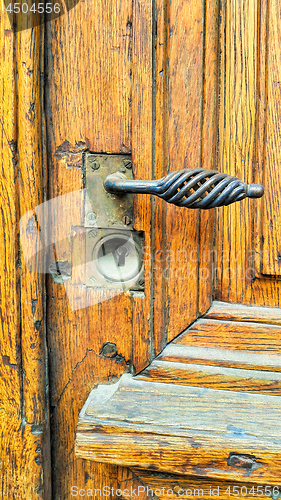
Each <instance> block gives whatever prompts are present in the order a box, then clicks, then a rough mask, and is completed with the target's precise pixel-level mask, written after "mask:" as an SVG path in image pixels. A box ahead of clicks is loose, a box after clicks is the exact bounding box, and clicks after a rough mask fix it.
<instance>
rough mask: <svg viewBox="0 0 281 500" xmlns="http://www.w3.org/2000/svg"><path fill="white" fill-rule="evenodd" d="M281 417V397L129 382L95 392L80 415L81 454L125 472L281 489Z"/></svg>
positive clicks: (124, 380) (78, 446) (78, 440)
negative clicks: (165, 473)
mask: <svg viewBox="0 0 281 500" xmlns="http://www.w3.org/2000/svg"><path fill="white" fill-rule="evenodd" d="M280 417H281V404H280V397H276V396H265V395H262V394H258V395H257V394H246V393H241V392H236V391H222V390H213V389H206V388H204V387H188V386H182V385H176V384H165V383H157V382H148V381H142V380H138V379H137V378H135V379H134V378H132V377H131V376H130V375H124V376H123V377H122V378H121V380H120V381H119V382H118V383H117V384H115V385H107V386H104V385H102V386H99V387H98V388H97V389H94V390H93V391H92V393H91V395H90V396H89V399H88V401H87V402H86V404H85V406H84V409H83V411H82V412H81V415H80V419H79V424H78V432H77V438H76V453H77V455H78V456H80V457H84V458H89V459H92V460H96V461H103V462H109V463H116V464H120V465H127V466H135V467H136V466H138V467H141V468H146V469H153V470H155V469H157V470H160V471H161V470H162V471H169V472H173V473H177V474H193V475H194V474H195V475H199V476H200V475H201V476H202V475H204V476H208V477H210V478H211V477H213V478H218V479H225V478H228V479H229V480H239V481H244V482H248V481H249V480H250V481H251V482H254V483H260V484H264V482H266V483H269V484H277V485H278V484H279V483H280V479H281V477H280V465H281V462H280V451H281V449H280V444H279V436H280V432H281V428H280V425H281V423H280V422H281V419H280ZM233 454H234V455H235V456H238V457H239V456H240V458H239V459H238V462H237V460H236V459H235V458H234V459H233V458H231V457H232V455H233ZM237 464H238V465H237Z"/></svg>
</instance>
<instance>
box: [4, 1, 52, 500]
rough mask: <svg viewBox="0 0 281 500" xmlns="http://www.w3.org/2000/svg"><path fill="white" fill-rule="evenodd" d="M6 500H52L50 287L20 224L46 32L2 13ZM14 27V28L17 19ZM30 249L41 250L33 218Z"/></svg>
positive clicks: (31, 198)
mask: <svg viewBox="0 0 281 500" xmlns="http://www.w3.org/2000/svg"><path fill="white" fill-rule="evenodd" d="M0 11H1V13H0V45H1V68H0V88H1V99H0V123H1V133H0V158H1V183H0V198H1V225H0V227H1V229H0V290H1V292H0V318H1V329H0V337H1V363H0V384H1V388H0V394H1V403H0V408H1V416H0V427H1V430H0V432H1V451H0V455H1V459H0V463H1V493H0V495H1V498H3V499H9V498H32V499H36V500H37V499H38V500H39V499H41V498H44V499H48V498H50V491H51V490H50V486H51V478H50V446H49V444H50V442H49V416H48V407H47V399H46V385H47V379H46V344H45V340H46V339H45V321H44V312H45V286H44V275H42V274H39V273H38V270H39V269H40V265H41V263H40V258H38V259H37V262H36V267H35V269H34V270H35V271H37V272H30V270H29V269H28V267H27V266H26V264H25V259H24V257H23V254H22V253H21V252H20V241H19V220H20V218H21V216H23V215H24V214H25V213H26V212H27V211H29V210H30V209H31V208H32V207H35V206H36V205H38V204H40V203H41V202H42V200H43V194H44V167H45V165H44V156H43V153H42V139H43V138H42V133H41V124H42V120H43V118H44V116H43V114H42V108H41V104H40V103H41V100H42V88H41V82H40V71H41V69H42V59H41V58H40V53H41V52H40V49H41V44H42V37H41V32H40V27H39V28H38V29H37V30H36V32H35V33H33V35H32V34H31V31H30V30H26V31H20V32H18V33H17V35H15V33H14V32H13V30H12V29H11V25H10V22H9V18H8V14H7V12H6V11H5V6H4V4H3V5H1V7H0ZM14 21H15V26H16V19H15V20H14ZM29 222H30V224H29V226H28V231H27V232H26V233H25V244H26V245H28V246H29V245H30V246H31V247H33V246H36V245H37V243H38V241H37V231H36V221H35V220H34V218H32V217H31V218H30V221H29Z"/></svg>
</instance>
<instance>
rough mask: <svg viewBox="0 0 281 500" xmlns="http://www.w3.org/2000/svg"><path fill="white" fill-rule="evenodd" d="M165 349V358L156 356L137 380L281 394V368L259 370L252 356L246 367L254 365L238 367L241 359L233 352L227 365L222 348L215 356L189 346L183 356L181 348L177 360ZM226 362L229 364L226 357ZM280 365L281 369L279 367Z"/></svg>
mask: <svg viewBox="0 0 281 500" xmlns="http://www.w3.org/2000/svg"><path fill="white" fill-rule="evenodd" d="M165 351H166V350H164V353H163V359H165V361H162V360H161V359H159V361H158V360H154V361H153V363H152V364H151V365H150V366H148V367H147V368H146V369H145V370H144V371H143V372H142V373H141V374H139V375H138V380H148V381H155V382H162V383H170V384H174V383H176V384H179V385H188V386H197V387H209V388H210V389H226V390H232V391H242V392H255V393H260V394H272V395H276V396H280V394H281V374H280V372H279V373H278V372H276V371H274V372H272V371H269V372H268V371H265V370H264V371H260V370H258V368H259V366H258V363H257V364H256V365H255V364H254V362H255V360H254V359H253V360H252V365H250V363H249V362H248V365H246V367H245V368H252V369H245V368H244V369H237V368H236V367H239V366H241V364H242V363H241V362H240V364H239V362H238V361H237V359H236V358H235V356H234V355H233V356H232V360H231V359H230V360H229V362H228V367H225V366H222V361H221V358H220V356H219V354H220V355H221V357H223V353H222V352H220V353H216V354H217V357H216V358H215V359H212V358H210V356H209V352H208V350H207V349H205V351H204V350H203V349H202V350H201V353H200V354H201V359H200V357H199V353H198V351H197V352H194V351H193V352H192V351H191V353H190V354H189V350H187V353H186V357H180V354H181V353H180V351H178V353H177V354H178V356H177V357H176V356H175V354H174V357H175V358H176V359H177V360H178V361H177V362H176V361H172V359H173V352H171V353H170V355H168V354H166V355H165ZM188 354H189V358H188ZM196 354H197V358H196ZM192 355H193V359H192ZM198 358H199V359H198ZM192 361H193V362H192ZM231 361H232V362H231ZM224 364H225V365H226V364H227V362H226V361H225V360H224ZM249 365H250V366H249ZM242 366H243V364H242ZM279 369H280V371H281V368H280V367H279Z"/></svg>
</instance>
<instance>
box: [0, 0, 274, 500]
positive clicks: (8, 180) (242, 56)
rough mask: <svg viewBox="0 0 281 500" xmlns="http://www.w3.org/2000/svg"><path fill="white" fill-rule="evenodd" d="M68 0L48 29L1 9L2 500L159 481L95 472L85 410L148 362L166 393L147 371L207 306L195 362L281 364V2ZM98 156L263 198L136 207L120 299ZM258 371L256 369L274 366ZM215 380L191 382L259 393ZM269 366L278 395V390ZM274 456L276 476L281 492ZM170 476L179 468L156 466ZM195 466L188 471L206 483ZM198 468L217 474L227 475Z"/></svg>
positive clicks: (241, 383)
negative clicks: (88, 207) (194, 171)
mask: <svg viewBox="0 0 281 500" xmlns="http://www.w3.org/2000/svg"><path fill="white" fill-rule="evenodd" d="M59 5H60V8H61V9H62V10H61V13H62V12H63V14H62V15H59V16H58V17H56V16H55V18H52V15H51V20H50V19H49V18H48V17H47V14H46V17H45V19H39V17H38V14H31V12H30V11H29V17H28V16H24V15H23V14H20V15H18V14H17V13H16V12H14V14H13V15H12V16H11V15H9V13H8V12H7V5H6V4H4V3H3V5H2V11H1V18H0V23H1V31H0V36H1V48H2V64H1V70H0V78H1V96H2V97H1V103H0V110H1V157H2V174H1V177H2V182H1V200H2V223H1V239H0V244H1V256H0V259H1V275H0V280H1V306H0V307H1V319H2V330H1V342H2V347H1V349H2V350H1V354H2V365H1V369H2V374H1V381H2V384H3V385H2V387H3V389H1V393H2V396H3V399H2V403H1V408H2V414H3V419H2V422H3V430H2V431H1V436H2V447H1V457H2V467H3V469H2V478H3V481H2V496H3V498H27V499H37V498H38V499H39V498H44V499H49V498H53V499H56V500H57V499H60V500H62V499H68V498H72V496H73V495H72V490H71V488H72V487H74V486H75V487H77V488H79V490H80V489H81V490H83V489H84V490H85V488H86V490H87V489H88V490H91V491H94V490H95V489H99V488H100V487H101V486H105V485H107V486H110V487H111V488H113V489H114V491H116V490H117V489H118V488H119V487H120V484H127V483H128V484H130V485H131V484H142V483H139V481H143V482H145V483H146V484H152V483H153V481H154V480H155V481H156V479H155V477H154V476H150V478H149V477H148V476H149V473H148V472H146V471H145V469H146V467H144V469H143V472H142V473H140V472H138V473H137V472H136V471H134V472H132V471H131V470H130V469H127V468H126V467H122V466H120V464H121V465H122V464H124V465H131V463H130V461H127V462H126V460H123V462H122V460H117V461H116V460H114V457H113V458H108V456H107V458H106V462H107V463H101V462H102V461H103V460H102V458H103V457H102V453H103V452H102V450H101V451H100V450H98V452H97V457H98V458H97V457H94V458H95V460H97V461H94V460H90V459H85V458H81V456H83V453H81V450H80V456H79V453H75V435H76V431H77V422H78V417H79V413H80V411H81V409H82V407H83V406H84V404H85V401H86V399H87V397H88V396H89V394H90V392H91V391H92V389H93V388H94V387H97V386H98V385H99V384H101V383H104V384H106V383H110V384H112V383H113V382H115V381H116V380H118V379H119V377H120V376H121V375H122V374H124V373H130V374H132V375H134V374H135V373H139V372H141V370H143V369H144V368H146V367H148V366H150V367H152V368H150V374H151V373H152V372H153V373H154V375H153V377H154V381H156V382H159V381H160V378H161V377H159V373H158V372H157V373H156V372H155V371H153V370H154V365H153V360H154V359H155V358H156V356H158V355H159V354H160V353H161V352H162V351H163V350H164V348H165V347H166V346H167V344H169V343H170V342H171V341H173V340H174V339H175V338H176V337H177V336H178V335H179V334H181V333H182V332H183V331H184V330H185V329H187V328H188V327H189V326H190V325H191V324H192V323H193V322H194V321H196V320H198V318H201V317H202V316H204V315H205V314H206V313H207V311H208V310H209V313H207V316H206V317H205V319H203V320H200V319H199V320H198V321H197V322H195V323H194V326H193V327H191V330H188V332H191V334H190V333H187V337H186V339H187V340H184V341H181V342H182V343H186V345H187V346H188V347H189V348H190V347H192V345H191V344H192V342H191V339H193V340H194V346H193V347H195V348H197V347H199V348H203V349H205V351H204V353H203V355H202V358H201V360H200V359H199V363H201V365H202V364H203V365H204V366H213V365H214V364H216V366H227V367H228V368H230V369H233V367H234V368H235V366H236V367H238V368H241V369H242V370H243V369H245V364H243V363H242V362H241V361H239V360H241V357H240V358H239V356H238V355H237V358H236V357H235V353H237V352H238V353H239V351H242V352H243V353H244V354H245V353H246V355H247V353H249V356H250V352H251V353H254V354H258V355H266V354H267V353H269V354H270V353H271V352H273V354H274V355H275V356H277V357H278V356H279V355H280V352H279V347H278V345H280V335H281V331H280V328H279V326H278V325H279V324H280V317H281V316H280V310H279V309H278V308H279V307H280V298H281V294H280V280H279V278H280V270H279V268H280V266H281V259H280V252H281V250H280V251H279V231H280V229H279V222H280V213H279V210H280V209H279V191H280V175H279V161H280V160H279V158H280V151H279V149H280V148H279V136H280V134H279V119H280V109H279V87H280V85H279V72H280V71H281V70H280V67H281V66H280V61H279V59H280V56H279V52H280V50H279V49H280V43H279V31H280V23H281V20H280V13H279V10H280V8H279V7H280V6H279V2H278V0H274V1H272V2H269V3H267V2H265V1H264V0H260V1H258V0H251V1H249V2H241V1H239V0H230V1H228V2H226V1H222V2H218V1H216V0H214V1H213V0H212V1H211V2H202V0H193V1H190V0H187V1H186V0H171V1H169V2H167V1H164V0H150V1H147V0H144V1H132V0H123V1H119V0H110V1H107V2H104V1H102V0H96V1H92V2H90V1H89V0H85V1H84V0H81V1H80V2H79V3H78V4H76V5H74V4H73V5H72V4H71V5H70V4H67V3H64V4H59ZM30 16H33V17H30ZM11 19H12V21H13V22H12V25H11ZM30 19H32V22H31V21H30ZM48 19H49V20H48ZM88 154H91V155H94V156H95V155H100V154H110V155H120V157H122V155H123V156H124V158H125V157H126V158H127V157H128V155H129V156H130V157H131V159H132V164H133V175H134V178H135V179H158V178H161V177H163V176H165V175H166V174H167V173H168V172H171V171H173V170H180V169H182V168H198V167H203V168H207V169H210V170H212V169H217V170H219V171H221V172H225V173H228V174H230V175H235V176H237V177H238V178H240V179H242V180H243V181H245V182H247V183H253V182H256V183H260V184H263V185H264V187H265V195H264V198H263V199H261V200H244V201H242V202H241V203H240V202H239V203H235V204H233V205H232V206H230V207H226V208H218V209H216V210H215V211H214V210H209V211H201V212H200V211H199V210H188V209H185V208H179V207H175V206H173V205H169V204H167V203H165V202H164V201H163V200H160V199H158V198H154V197H151V196H147V195H138V196H136V197H135V200H134V212H133V228H134V230H135V231H140V232H142V233H143V237H144V250H145V252H144V287H143V290H141V291H135V292H134V291H133V292H132V291H130V290H126V291H125V292H122V293H119V294H115V293H113V292H112V290H108V289H100V288H97V287H95V286H89V285H87V276H86V273H87V269H86V264H87V262H86V261H87V259H86V253H87V249H86V245H87V238H86V237H85V227H87V224H86V223H85V214H84V205H83V197H82V195H81V192H82V190H83V189H84V187H85V171H86V170H85V169H86V166H85V165H86V163H85V162H86V157H87V155H88ZM45 202H47V204H46V205H43V207H46V214H47V215H46V218H44V214H45V212H44V210H43V209H42V203H45ZM38 207H41V208H39V209H38ZM44 209H45V208H44ZM20 220H21V221H22V222H21V237H19V234H20ZM43 226H44V228H45V231H46V233H47V235H48V237H47V242H48V244H49V246H48V245H47V247H48V248H47V247H46V248H45V247H44V245H43V247H42V241H41V240H40V232H42V231H43ZM34 249H35V250H36V251H34ZM30 255H32V256H33V259H32V262H31V263H30V261H29V260H28V259H27V256H30ZM231 304H232V306H231ZM237 304H238V305H237ZM241 305H244V306H245V308H244V309H243V308H242V309H241V307H242V306H241ZM264 306H266V307H267V309H266V310H264V309H260V308H261V307H264ZM251 307H253V308H251ZM257 323H258V326H256V324H257ZM272 325H273V326H272ZM192 328H193V330H192ZM278 343H279V344H278ZM218 347H224V348H225V349H226V350H227V351H231V353H232V354H233V353H234V354H233V357H232V358H231V359H230V361H229V363H228V365H223V359H222V357H219V358H218V359H216V360H215V361H214V359H213V358H211V357H210V358H207V351H206V349H210V348H218ZM164 352H165V351H164ZM189 352H191V351H189ZM208 352H209V351H208ZM167 356H168V355H167ZM162 358H163V356H162ZM165 359H166V361H167V359H168V358H165ZM196 359H197V361H198V358H196ZM251 359H252V358H251ZM256 360H257V358H255V360H254V361H253V363H252V365H251V366H250V369H253V368H254V369H258V370H264V371H269V372H271V371H272V372H274V374H276V373H277V372H278V371H280V370H279V368H278V363H277V364H275V365H274V368H272V366H271V365H270V364H266V363H267V362H268V363H269V361H270V360H269V359H268V358H266V361H265V362H264V363H263V364H262V363H260V364H259V365H258V364H257V361H256ZM168 361H169V359H168ZM172 361H173V360H172ZM157 362H158V361H157ZM193 364H194V363H193ZM195 364H196V363H195ZM248 365H250V363H248ZM248 368H249V366H248ZM148 370H149V369H148ZM147 373H148V372H146V374H145V375H144V376H143V377H144V379H145V377H148V375H147ZM170 373H171V374H172V375H171V376H170V379H171V381H172V383H174V382H175V381H176V380H177V379H176V374H175V373H174V371H173V369H171V372H170ZM206 373H207V372H204V370H203V373H201V372H200V373H199V375H198V371H197V372H196V370H195V371H194V372H193V375H191V374H190V373H189V374H188V377H187V378H186V380H185V385H186V386H188V387H189V386H202V387H206V388H215V389H220V388H223V389H226V390H229V391H230V390H231V389H232V390H233V391H238V392H242V393H243V392H244V390H245V388H246V389H247V388H248V389H247V390H248V392H250V393H252V392H256V393H258V394H259V393H261V394H264V391H265V386H266V384H265V382H263V383H262V382H256V381H252V382H249V381H248V382H246V381H245V380H244V379H243V377H242V375H241V373H237V377H236V375H233V374H232V375H231V376H230V375H229V373H230V372H227V373H224V374H223V372H221V373H219V374H218V375H216V376H215V377H213V378H212V376H211V375H210V373H209V372H208V374H207V375H206ZM274 374H273V375H272V379H270V389H269V392H268V394H271V395H272V394H274V395H275V396H278V394H279V393H278V391H280V386H279V382H278V376H277V375H274ZM149 376H150V377H151V376H152V375H149ZM173 377H174V378H173ZM274 377H275V378H274ZM162 382H163V378H162ZM259 384H260V385H259ZM262 384H263V385H262ZM274 384H275V389H274V391H275V392H272V387H273V386H274ZM249 387H250V388H249ZM266 390H267V389H266ZM270 390H271V392H270ZM235 404H238V403H237V402H236V403H235ZM276 411H277V410H276ZM2 422H1V425H2ZM109 449H110V443H109ZM78 451H79V450H78ZM246 451H247V450H246ZM107 452H108V451H106V452H105V453H107ZM87 453H88V454H89V455H90V454H91V452H90V451H89V450H86V452H85V453H84V456H88V455H87ZM108 453H109V452H108ZM244 454H245V450H244ZM246 454H247V453H246ZM109 455H110V453H109ZM128 455H129V450H128ZM194 460H195V459H194ZM221 460H222V459H221ZM272 460H273V461H274V457H273V459H272ZM203 462H204V454H203ZM276 463H277V465H276V467H275V468H273V471H274V474H275V475H274V481H273V479H272V477H273V476H270V475H268V476H267V474H266V473H265V474H264V476H263V481H264V482H265V483H266V482H267V477H270V478H271V482H272V481H273V482H274V484H276V481H278V472H277V469H278V467H279V465H278V464H279V462H278V461H277V462H276ZM139 464H140V466H141V465H143V462H142V461H141V459H140V462H139ZM133 465H134V466H136V465H138V464H137V463H135V462H134V464H133ZM220 466H221V470H224V467H225V470H226V472H224V476H225V478H226V480H227V479H231V480H234V479H237V481H240V480H243V477H244V476H243V474H244V473H245V470H242V473H241V474H240V472H239V471H238V472H237V474H236V475H235V474H234V473H231V471H230V473H229V476H228V474H227V467H228V465H227V464H223V461H221V464H220ZM156 468H157V470H159V471H163V470H166V471H168V472H170V473H173V472H176V473H179V470H178V469H177V468H176V467H174V468H173V467H172V466H171V467H170V469H169V468H168V469H167V468H166V469H165V468H163V464H162V462H161V460H160V461H159V462H157V467H156ZM196 470H197V469H196V467H195V466H194V464H193V469H192V471H193V472H192V471H191V469H188V468H187V469H184V474H193V475H195V476H196V475H197V478H196V481H197V482H196V481H195V483H196V484H197V485H198V484H200V478H201V476H202V474H203V468H202V469H200V470H199V469H198V471H199V472H198V471H197V472H196ZM208 470H209V469H208ZM235 470H236V469H235ZM160 473H161V472H160ZM204 473H205V474H207V478H210V484H211V481H213V480H214V478H218V480H221V476H220V475H219V474H220V473H218V472H217V471H216V469H215V468H214V470H212V471H211V472H207V473H206V472H204ZM146 474H147V476H145V475H146ZM239 474H240V475H239ZM256 474H257V473H256ZM136 476H137V479H136ZM153 477H154V479H153ZM161 477H162V480H163V482H165V481H168V480H169V478H168V476H165V478H164V476H160V478H161ZM241 478H242V479H241ZM254 479H255V478H254ZM184 480H185V481H188V479H187V478H185V479H184ZM157 481H158V483H157V484H159V478H157ZM202 481H203V480H201V482H202ZM86 490H85V491H86ZM73 491H74V490H73ZM175 491H176V490H175ZM12 495H13V496H12ZM144 495H146V493H144ZM241 495H242V496H243V494H241ZM112 496H114V495H113V494H112ZM148 496H149V495H148ZM159 496H161V495H159ZM187 496H188V495H187Z"/></svg>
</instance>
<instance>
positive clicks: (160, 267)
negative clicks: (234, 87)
mask: <svg viewBox="0 0 281 500" xmlns="http://www.w3.org/2000/svg"><path fill="white" fill-rule="evenodd" d="M156 16H157V33H156V41H155V43H156V60H155V82H156V83H155V85H156V87H155V100H156V106H155V178H161V177H163V176H164V175H166V174H167V173H168V172H171V171H173V170H180V169H182V168H184V167H187V168H188V167H190V168H194V167H198V166H200V165H201V139H202V106H203V79H202V75H203V67H204V56H203V49H204V34H203V32H204V30H203V26H204V7H203V4H202V2H201V1H197V0H196V1H195V2H192V3H190V2H188V3H186V2H184V1H182V2H181V1H172V2H166V1H162V0H161V1H157V2H156ZM210 36H212V35H210ZM210 85H211V83H210ZM198 224H199V214H198V212H193V211H191V210H190V211H189V210H184V209H180V208H178V207H174V206H170V205H167V204H165V202H163V201H162V200H155V223H154V226H155V236H154V240H155V241H154V254H153V257H154V276H155V283H154V296H155V299H154V309H155V313H154V314H155V320H154V330H155V335H154V344H155V351H156V354H157V353H159V352H160V351H161V349H163V347H164V346H165V345H166V342H167V341H168V342H169V341H170V340H172V339H173V338H174V337H175V336H176V335H177V334H178V333H179V332H180V331H182V330H183V329H184V328H185V325H188V324H189V323H190V322H191V321H193V320H194V319H195V318H196V315H197V307H198V306H197V302H198V254H197V249H198V244H199V234H198V228H199V226H198ZM175 297H177V299H176V300H175V299H174V298H175Z"/></svg>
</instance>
